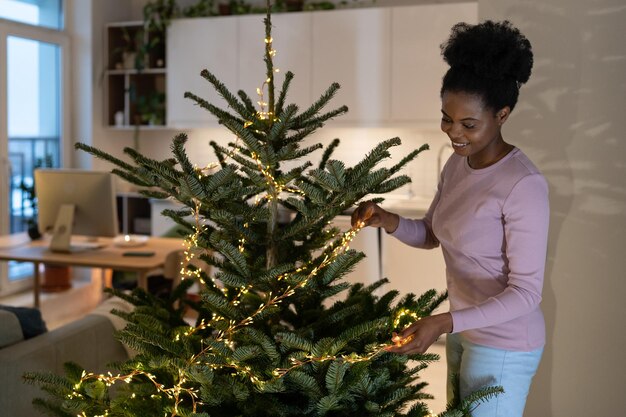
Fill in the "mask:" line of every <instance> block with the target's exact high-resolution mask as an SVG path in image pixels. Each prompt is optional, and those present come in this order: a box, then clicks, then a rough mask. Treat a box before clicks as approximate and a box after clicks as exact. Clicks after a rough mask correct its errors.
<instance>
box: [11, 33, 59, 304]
mask: <svg viewBox="0 0 626 417" xmlns="http://www.w3.org/2000/svg"><path fill="white" fill-rule="evenodd" d="M67 63H68V41H67V36H66V35H65V34H64V33H63V32H56V31H52V30H49V29H44V30H41V29H39V28H35V27H30V26H28V25H23V24H15V23H11V22H5V21H1V22H0V161H1V163H0V169H1V170H2V175H1V179H0V196H1V197H0V205H1V206H2V207H0V216H1V218H0V233H2V234H9V233H19V232H24V231H26V230H27V229H28V227H29V226H30V225H31V224H32V223H33V222H34V221H35V220H36V201H35V200H34V194H33V192H34V188H33V170H34V169H35V168H37V167H40V166H43V167H45V166H49V167H59V166H62V165H63V164H62V162H63V161H62V160H63V150H64V146H63V145H64V140H65V138H67V137H68V136H69V135H68V134H67V130H68V128H69V122H68V120H67V116H68V114H67V112H66V111H64V109H67V108H69V106H68V103H67V99H68V97H69V94H68V92H67V90H68V84H69V83H68V82H67V81H68V76H67V75H68V74H67V68H68V67H69V65H68V64H67ZM32 272H33V271H32V266H31V265H30V264H20V263H16V262H10V263H8V264H7V263H2V264H1V265H0V294H8V293H12V292H16V291H19V290H21V289H24V288H27V287H28V286H30V285H32Z"/></svg>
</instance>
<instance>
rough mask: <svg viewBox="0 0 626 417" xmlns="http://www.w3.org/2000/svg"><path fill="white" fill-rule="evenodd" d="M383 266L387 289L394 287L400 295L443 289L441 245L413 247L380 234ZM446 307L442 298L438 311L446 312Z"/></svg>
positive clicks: (444, 281)
mask: <svg viewBox="0 0 626 417" xmlns="http://www.w3.org/2000/svg"><path fill="white" fill-rule="evenodd" d="M382 268H383V277H386V278H388V279H389V282H390V284H389V286H388V289H396V290H398V291H400V294H401V295H405V294H408V293H413V294H415V295H417V296H420V295H421V294H423V293H424V292H426V291H427V290H430V289H435V290H437V291H438V292H443V291H445V290H446V269H445V268H446V267H445V263H444V261H443V254H442V253H441V249H440V248H436V249H429V250H426V249H418V248H413V247H411V246H407V245H405V244H404V243H402V242H400V241H399V240H398V239H396V238H394V237H392V236H389V235H388V234H386V233H383V238H382ZM448 308H449V304H448V302H447V301H445V302H444V303H442V305H441V306H440V307H439V309H438V311H448Z"/></svg>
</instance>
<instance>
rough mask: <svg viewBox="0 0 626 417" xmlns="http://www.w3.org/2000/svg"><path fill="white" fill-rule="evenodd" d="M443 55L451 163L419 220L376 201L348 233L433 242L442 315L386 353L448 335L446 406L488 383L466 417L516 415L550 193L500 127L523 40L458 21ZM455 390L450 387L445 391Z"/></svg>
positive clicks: (528, 363)
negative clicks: (485, 397)
mask: <svg viewBox="0 0 626 417" xmlns="http://www.w3.org/2000/svg"><path fill="white" fill-rule="evenodd" d="M442 54H443V56H444V59H445V60H446V62H447V63H448V64H449V65H450V68H449V70H448V71H447V73H446V74H445V76H444V78H443V83H442V87H441V104H442V108H441V113H442V119H441V130H443V131H444V132H445V133H446V134H447V135H448V137H449V138H450V140H451V142H452V147H453V148H454V154H453V155H452V156H451V157H450V158H449V160H448V161H447V163H446V165H445V166H444V168H443V170H442V173H441V177H440V182H439V186H438V190H437V193H436V195H435V198H434V200H433V202H432V204H431V206H430V208H429V210H428V212H427V213H426V215H425V217H424V218H423V219H419V220H409V219H405V218H402V217H400V216H398V215H397V214H394V213H391V212H388V211H386V210H383V209H382V208H381V207H379V206H377V205H376V204H374V203H372V202H366V203H362V204H361V205H359V207H358V208H357V210H356V211H355V212H354V214H353V216H352V223H353V225H357V224H361V225H364V226H373V227H382V228H384V229H385V230H386V231H387V233H390V234H392V236H394V237H396V238H398V239H399V240H400V241H402V242H404V243H405V244H407V245H411V246H414V247H418V248H425V249H431V248H434V247H437V246H439V245H441V247H442V250H443V255H444V259H445V262H446V280H447V286H448V293H449V299H450V312H446V313H443V314H436V315H433V316H430V317H425V318H423V319H421V320H419V321H417V322H415V323H413V324H412V325H411V326H409V327H408V328H406V329H404V330H403V331H402V332H401V333H400V334H399V335H394V339H393V341H394V342H395V343H396V345H395V346H394V347H392V348H390V349H389V350H390V351H392V352H396V353H423V352H424V351H426V349H428V347H429V346H430V345H431V344H432V343H433V342H434V341H435V340H437V338H438V337H439V336H440V335H441V334H444V333H448V335H447V337H446V356H447V363H448V400H449V401H452V400H454V399H453V398H452V396H453V395H454V393H455V392H457V390H458V393H459V394H460V396H461V398H463V397H465V396H466V395H468V394H470V393H471V392H473V391H475V390H477V389H478V388H481V387H484V386H489V385H501V386H503V387H504V390H505V393H504V394H502V395H499V396H498V397H496V398H494V399H492V400H490V401H489V402H487V403H485V404H481V405H480V407H478V408H477V409H476V411H474V413H473V416H474V417H487V416H488V417H496V416H498V417H521V416H522V414H523V411H524V406H525V403H526V397H527V395H528V390H529V387H530V383H531V380H532V377H533V376H534V374H535V372H536V370H537V366H538V364H539V360H540V358H541V354H542V351H543V345H544V342H545V325H544V320H543V314H542V312H541V309H540V307H539V303H540V301H541V290H542V285H543V273H544V266H545V258H546V247H547V236H548V218H549V207H548V187H547V184H546V181H545V179H544V177H543V176H542V175H541V173H540V172H539V171H538V170H537V168H536V167H535V166H534V165H533V163H532V162H531V161H530V160H529V159H528V157H526V155H524V153H523V152H522V151H521V150H520V149H518V148H516V147H515V146H513V145H511V144H509V143H508V142H505V140H504V138H503V136H502V131H501V129H502V126H503V125H504V123H505V122H506V121H507V119H508V117H509V115H510V113H511V111H512V110H513V108H514V107H515V104H516V102H517V98H518V93H519V87H520V86H521V85H522V84H523V83H525V82H526V81H527V80H528V78H529V77H530V72H531V68H532V63H533V55H532V51H531V45H530V42H529V41H528V40H527V39H526V38H525V37H524V36H523V35H522V34H521V33H520V32H519V30H517V29H516V28H514V27H513V26H512V25H511V24H510V23H509V22H506V21H505V22H492V21H486V22H484V23H481V24H478V25H468V24H464V23H459V24H457V25H455V26H454V27H453V28H452V34H451V36H450V38H449V39H448V41H447V42H446V43H444V44H443V45H442ZM453 387H454V388H455V389H453Z"/></svg>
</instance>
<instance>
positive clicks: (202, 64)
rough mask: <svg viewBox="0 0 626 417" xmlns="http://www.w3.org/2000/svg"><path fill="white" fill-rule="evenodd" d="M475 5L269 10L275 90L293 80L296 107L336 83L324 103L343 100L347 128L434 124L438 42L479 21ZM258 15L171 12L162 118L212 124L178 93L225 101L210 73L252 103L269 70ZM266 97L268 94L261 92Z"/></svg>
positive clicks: (440, 70)
mask: <svg viewBox="0 0 626 417" xmlns="http://www.w3.org/2000/svg"><path fill="white" fill-rule="evenodd" d="M477 20H478V9H477V5H476V4H475V3H458V4H433V5H417V6H397V7H372V8H363V9H345V10H331V11H316V12H303V13H284V14H276V15H274V16H272V23H273V32H272V37H273V42H274V44H273V45H274V49H276V51H277V54H276V57H275V60H274V62H275V67H276V68H279V69H280V72H279V73H278V74H276V80H277V82H276V87H277V91H279V89H280V87H281V86H282V80H283V79H284V78H283V76H282V75H283V74H284V73H285V72H286V71H287V70H291V71H292V72H293V73H294V74H295V77H294V79H293V81H292V84H291V88H290V95H289V96H288V100H287V103H291V102H294V103H296V104H298V105H299V107H300V109H301V110H304V109H305V108H307V107H308V106H310V105H311V104H312V103H313V102H314V101H315V100H317V99H318V98H319V97H320V96H321V95H322V93H324V92H325V91H326V89H327V88H328V87H329V86H330V85H331V84H332V83H333V82H338V83H339V84H340V85H341V89H340V90H339V91H338V92H337V94H336V96H335V98H334V99H333V100H332V102H331V103H330V104H329V106H328V107H327V109H326V110H332V109H335V108H337V107H339V106H342V105H347V106H348V108H349V112H348V113H347V114H346V115H343V116H342V117H340V118H337V119H336V120H333V121H332V123H341V124H342V125H343V126H363V125H396V124H397V123H430V124H432V123H433V122H436V123H438V121H439V119H440V118H441V115H440V111H439V88H440V85H441V78H442V76H443V74H444V73H445V71H446V69H447V64H445V62H444V61H443V59H442V57H441V55H440V49H439V45H440V44H441V43H442V42H443V41H445V39H446V38H447V37H448V36H449V34H450V28H451V27H452V26H453V25H454V24H455V23H457V22H460V21H465V22H468V23H476V22H477ZM264 34H265V31H264V23H263V16H262V15H245V16H227V17H210V18H192V19H177V20H174V21H172V23H171V25H170V28H169V30H168V35H167V56H168V57H169V58H168V80H167V93H168V94H167V108H168V112H167V114H168V118H167V121H168V125H171V126H172V127H180V128H190V127H202V126H216V122H217V121H216V119H215V118H214V117H213V116H211V115H210V114H209V113H208V112H207V111H205V110H202V109H201V108H200V107H198V106H196V105H195V104H194V103H193V102H192V101H191V100H189V99H184V98H183V94H184V92H185V91H191V92H193V93H194V94H197V95H198V96H200V97H203V98H205V99H207V100H208V101H209V102H211V103H213V104H216V105H218V106H219V107H221V108H223V107H224V101H223V100H222V99H221V98H220V97H219V96H218V95H217V93H215V92H214V90H213V88H212V87H211V86H210V84H209V83H208V82H206V81H205V80H204V79H203V78H202V77H200V75H199V74H200V71H201V70H202V69H204V68H207V69H209V70H210V71H211V72H213V73H214V74H215V75H216V76H217V77H218V79H219V80H220V81H222V82H223V83H224V84H225V85H226V86H227V87H228V88H229V89H230V90H231V92H233V93H236V92H237V91H238V90H240V89H243V90H244V91H245V92H246V93H247V94H248V95H249V96H250V98H251V99H252V101H253V102H256V101H258V96H257V95H256V89H257V88H258V87H261V86H262V85H263V82H264V80H265V77H266V69H265V63H264V61H263V53H264V44H263V39H264ZM266 98H267V97H266Z"/></svg>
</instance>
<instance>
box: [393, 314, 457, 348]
mask: <svg viewBox="0 0 626 417" xmlns="http://www.w3.org/2000/svg"><path fill="white" fill-rule="evenodd" d="M451 331H452V315H451V314H450V313H443V314H437V315H434V316H427V317H423V318H421V319H420V320H418V321H416V322H415V323H413V324H411V325H410V326H409V327H407V328H406V329H404V330H403V331H402V332H400V334H395V333H394V334H393V337H392V339H391V341H392V342H393V343H394V345H393V346H390V347H388V348H387V349H386V350H387V352H393V353H400V354H412V353H424V352H426V350H427V349H428V348H429V347H430V345H432V344H433V343H434V342H435V341H436V340H437V339H438V338H439V336H441V335H442V334H444V333H450V332H451Z"/></svg>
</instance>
